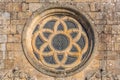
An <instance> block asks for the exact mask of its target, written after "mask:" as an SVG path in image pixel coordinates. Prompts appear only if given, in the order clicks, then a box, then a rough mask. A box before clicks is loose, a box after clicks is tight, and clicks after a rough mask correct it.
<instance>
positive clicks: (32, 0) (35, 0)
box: [26, 0, 40, 2]
mask: <svg viewBox="0 0 120 80" xmlns="http://www.w3.org/2000/svg"><path fill="white" fill-rule="evenodd" d="M26 2H40V0H26Z"/></svg>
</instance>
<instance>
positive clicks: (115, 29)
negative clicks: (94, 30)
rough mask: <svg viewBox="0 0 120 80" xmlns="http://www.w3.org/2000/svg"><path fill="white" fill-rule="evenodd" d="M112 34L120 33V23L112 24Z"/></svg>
mask: <svg viewBox="0 0 120 80" xmlns="http://www.w3.org/2000/svg"><path fill="white" fill-rule="evenodd" d="M112 34H120V25H112Z"/></svg>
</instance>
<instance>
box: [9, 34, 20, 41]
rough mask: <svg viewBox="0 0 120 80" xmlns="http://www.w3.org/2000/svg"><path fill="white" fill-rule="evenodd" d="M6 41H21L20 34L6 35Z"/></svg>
mask: <svg viewBox="0 0 120 80" xmlns="http://www.w3.org/2000/svg"><path fill="white" fill-rule="evenodd" d="M8 42H21V35H8Z"/></svg>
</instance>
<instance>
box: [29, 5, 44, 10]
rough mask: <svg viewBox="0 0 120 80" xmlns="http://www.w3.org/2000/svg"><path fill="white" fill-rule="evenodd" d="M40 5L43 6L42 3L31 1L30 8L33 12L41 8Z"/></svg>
mask: <svg viewBox="0 0 120 80" xmlns="http://www.w3.org/2000/svg"><path fill="white" fill-rule="evenodd" d="M40 7H42V4H41V3H29V10H30V11H31V12H34V11H35V10H37V9H39V8H40Z"/></svg>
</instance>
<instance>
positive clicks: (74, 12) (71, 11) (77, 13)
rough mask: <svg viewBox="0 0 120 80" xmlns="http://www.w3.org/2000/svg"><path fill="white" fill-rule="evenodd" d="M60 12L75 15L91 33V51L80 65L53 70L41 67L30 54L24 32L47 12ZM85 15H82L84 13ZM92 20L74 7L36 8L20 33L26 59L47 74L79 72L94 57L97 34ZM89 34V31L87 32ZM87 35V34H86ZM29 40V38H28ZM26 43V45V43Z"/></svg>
mask: <svg viewBox="0 0 120 80" xmlns="http://www.w3.org/2000/svg"><path fill="white" fill-rule="evenodd" d="M56 11H57V12H60V13H69V14H72V15H74V16H76V18H78V19H79V20H80V23H81V24H84V25H82V26H83V27H85V29H86V30H87V31H88V32H90V33H91V35H90V36H91V37H92V39H91V41H93V42H92V43H93V45H92V46H93V47H92V51H91V52H90V54H89V56H87V58H86V60H84V62H83V63H82V64H81V65H78V66H76V67H75V68H73V69H71V70H69V71H64V72H61V71H53V70H49V69H46V68H45V67H42V66H41V65H40V64H39V62H38V61H37V59H36V58H35V57H34V55H33V54H32V48H31V47H30V45H31V43H28V41H26V37H29V38H30V36H29V34H26V33H28V32H32V30H33V28H32V26H34V23H36V22H38V21H39V19H40V18H42V17H44V16H48V15H49V13H50V14H51V13H52V14H54V13H55V12H56ZM83 14H84V15H85V16H84V15H83ZM91 22H92V21H91V20H90V18H89V17H88V16H87V15H86V13H83V12H81V11H79V9H76V8H74V7H65V6H64V7H63V6H58V5H57V6H48V7H42V8H40V9H38V10H37V11H36V12H34V13H33V15H32V16H31V17H30V18H29V19H28V21H27V23H26V25H25V27H24V30H23V33H22V46H23V50H24V53H25V56H26V58H27V59H28V61H29V62H30V63H31V65H32V66H33V67H34V68H36V69H37V70H38V71H40V72H42V73H44V74H47V75H49V76H53V77H67V76H71V75H73V74H75V73H78V72H80V71H81V70H83V69H84V68H85V66H87V65H88V63H89V62H90V61H91V59H92V58H93V57H94V55H93V54H94V53H96V51H97V50H96V48H97V45H96V44H97V37H96V36H97V35H96V32H95V31H94V26H93V24H92V23H91ZM88 28H89V29H88ZM88 34H89V33H88ZM88 36H89V35H88ZM30 41H31V40H30ZM26 44H27V45H26Z"/></svg>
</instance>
